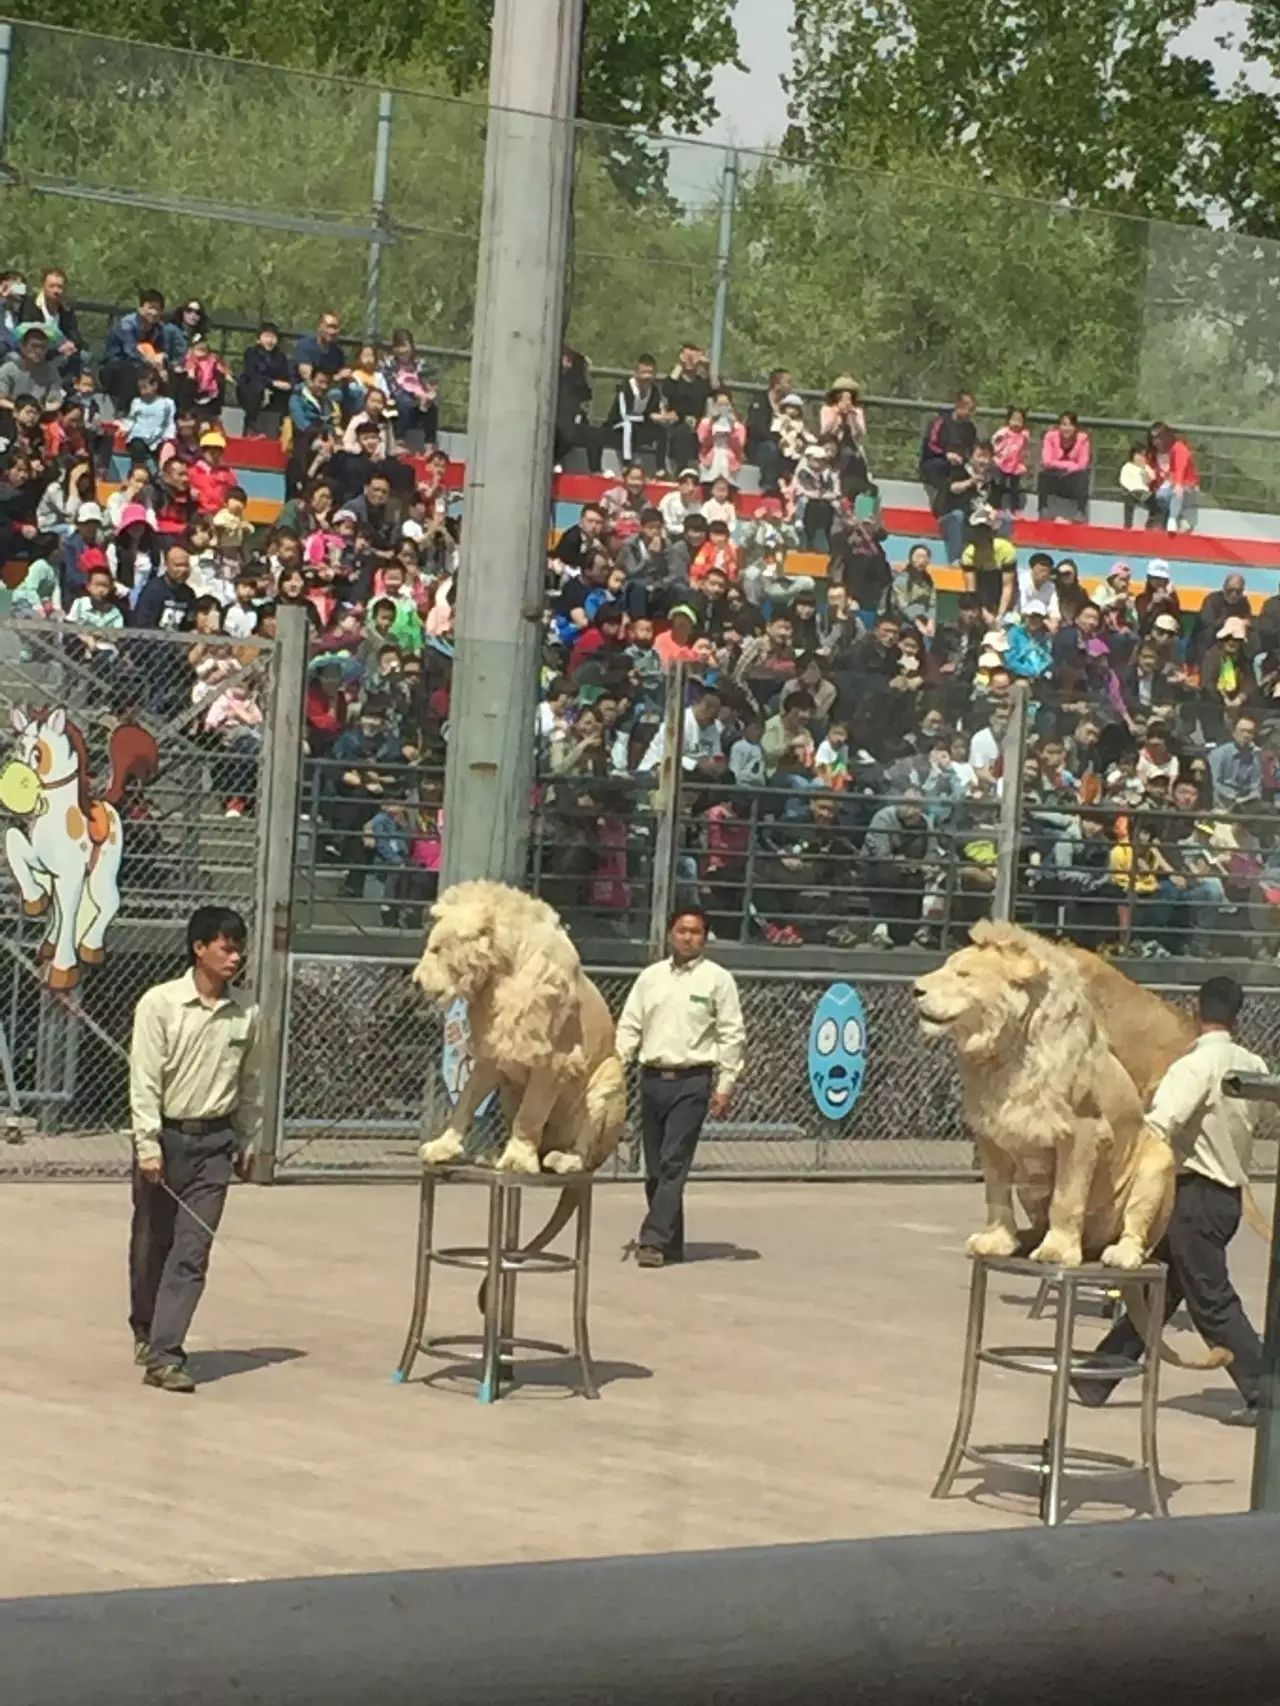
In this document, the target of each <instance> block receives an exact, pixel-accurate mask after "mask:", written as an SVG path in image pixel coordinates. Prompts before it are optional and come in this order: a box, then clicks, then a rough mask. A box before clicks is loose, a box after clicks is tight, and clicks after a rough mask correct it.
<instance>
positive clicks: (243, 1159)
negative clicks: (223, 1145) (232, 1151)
mask: <svg viewBox="0 0 1280 1706" xmlns="http://www.w3.org/2000/svg"><path fill="white" fill-rule="evenodd" d="M235 1168H236V1178H237V1179H251V1178H252V1177H253V1151H252V1149H246V1150H244V1151H243V1153H242V1154H240V1155H237V1156H236V1160H235Z"/></svg>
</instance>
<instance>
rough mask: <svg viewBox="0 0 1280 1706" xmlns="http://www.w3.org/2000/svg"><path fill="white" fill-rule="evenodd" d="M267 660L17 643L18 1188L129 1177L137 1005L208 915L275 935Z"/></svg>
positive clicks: (1, 689)
mask: <svg viewBox="0 0 1280 1706" xmlns="http://www.w3.org/2000/svg"><path fill="white" fill-rule="evenodd" d="M271 668H272V647H271V646H270V645H269V644H268V643H266V642H259V641H247V642H246V641H242V642H235V641H228V640H225V639H223V638H221V637H220V636H200V635H195V634H189V633H184V634H174V633H166V632H161V631H155V630H140V629H114V628H112V629H98V628H92V627H80V626H76V625H74V624H71V623H65V622H64V623H46V622H39V621H35V620H32V621H25V620H23V621H7V622H6V623H5V625H4V627H3V629H0V811H2V812H3V816H4V820H5V837H4V858H3V860H2V861H0V884H2V885H3V891H4V914H5V925H4V928H3V933H2V934H0V948H2V949H3V956H2V963H0V1107H2V1108H3V1114H4V1118H5V1120H6V1129H7V1134H8V1139H9V1141H8V1143H7V1144H6V1145H5V1146H4V1148H3V1149H2V1150H0V1171H2V1172H4V1173H9V1174H13V1173H15V1172H16V1173H19V1174H41V1175H45V1176H48V1175H50V1174H58V1173H69V1174H84V1173H94V1174H97V1173H102V1172H121V1171H123V1170H124V1169H125V1168H126V1167H127V1164H128V1158H129V1140H128V1135H127V1133H128V1066H127V1059H126V1050H127V1046H128V1039H129V1032H130V1028H131V1025H132V1018H133V1009H134V1006H135V1005H136V1002H137V999H138V996H139V995H140V994H141V993H142V991H143V990H144V989H146V988H147V987H148V986H149V985H150V984H152V983H155V982H157V981H159V980H160V979H162V978H164V977H169V976H173V975H175V974H176V971H177V970H178V969H179V968H180V967H181V965H182V963H183V932H184V928H185V923H186V920H187V918H188V916H189V915H190V913H191V912H192V911H193V910H194V909H195V907H197V906H198V905H201V904H205V903H208V902H222V903H225V904H226V905H228V906H234V907H235V908H236V909H237V910H238V911H240V912H241V913H243V914H244V916H245V918H246V920H247V921H248V923H249V926H250V929H251V930H252V929H253V928H254V927H255V925H256V924H257V923H258V919H257V916H256V912H257V896H258V892H259V870H260V859H261V851H262V848H261V842H262V836H261V833H260V823H259V818H258V814H257V807H258V803H259V798H260V794H261V783H262V776H263V750H264V728H265V725H264V722H263V716H264V706H265V705H266V704H267V702H268V698H269V677H270V672H271Z"/></svg>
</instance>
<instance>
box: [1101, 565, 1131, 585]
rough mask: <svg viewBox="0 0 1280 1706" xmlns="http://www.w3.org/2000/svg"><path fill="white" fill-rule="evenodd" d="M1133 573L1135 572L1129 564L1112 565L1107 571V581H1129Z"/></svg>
mask: <svg viewBox="0 0 1280 1706" xmlns="http://www.w3.org/2000/svg"><path fill="white" fill-rule="evenodd" d="M1132 573H1133V570H1132V569H1131V568H1130V567H1129V565H1128V563H1112V565H1111V567H1110V568H1109V569H1108V570H1107V579H1108V580H1109V581H1116V580H1120V581H1127V580H1128V579H1129V577H1130V575H1131V574H1132Z"/></svg>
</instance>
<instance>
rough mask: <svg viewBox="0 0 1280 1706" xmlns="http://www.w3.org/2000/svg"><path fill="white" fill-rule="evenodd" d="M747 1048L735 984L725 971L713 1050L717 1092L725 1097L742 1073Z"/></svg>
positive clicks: (719, 998)
mask: <svg viewBox="0 0 1280 1706" xmlns="http://www.w3.org/2000/svg"><path fill="white" fill-rule="evenodd" d="M746 1049H747V1029H746V1026H745V1025H744V1024H743V1022H742V1003H741V1001H740V1000H739V999H738V986H737V984H736V983H735V982H734V981H733V978H732V977H731V976H730V974H729V973H728V972H725V973H724V977H723V980H722V984H721V988H720V990H719V992H718V995H717V999H716V1053H717V1056H718V1059H719V1062H720V1070H719V1072H718V1073H717V1075H716V1095H717V1096H719V1097H721V1098H722V1099H725V1100H727V1099H728V1097H729V1096H731V1095H732V1094H733V1087H734V1085H735V1084H736V1083H737V1082H738V1080H739V1078H741V1077H742V1067H743V1062H744V1059H745V1057H746Z"/></svg>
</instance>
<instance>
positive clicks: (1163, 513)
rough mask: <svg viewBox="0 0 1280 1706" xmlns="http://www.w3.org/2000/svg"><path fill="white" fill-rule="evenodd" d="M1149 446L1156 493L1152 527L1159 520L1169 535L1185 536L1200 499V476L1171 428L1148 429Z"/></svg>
mask: <svg viewBox="0 0 1280 1706" xmlns="http://www.w3.org/2000/svg"><path fill="white" fill-rule="evenodd" d="M1150 442H1151V446H1152V448H1153V450H1154V451H1155V455H1156V489H1155V515H1154V525H1155V526H1157V527H1158V526H1159V525H1160V519H1161V517H1163V518H1164V522H1165V526H1166V527H1167V528H1168V530H1169V532H1170V533H1189V532H1190V531H1191V526H1192V521H1191V515H1190V514H1189V513H1188V511H1191V512H1194V509H1195V506H1196V504H1197V503H1198V502H1199V498H1200V473H1199V470H1198V469H1197V467H1196V459H1195V457H1194V456H1193V455H1192V453H1191V446H1190V445H1189V444H1188V443H1187V441H1186V439H1185V438H1183V436H1182V434H1181V433H1180V432H1178V430H1177V429H1176V428H1175V427H1171V426H1166V425H1165V423H1164V422H1163V421H1157V422H1156V424H1155V425H1154V426H1153V427H1152V429H1151V440H1150Z"/></svg>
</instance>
